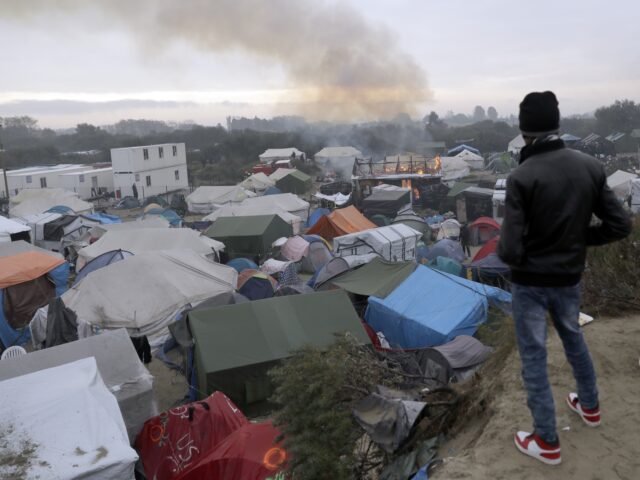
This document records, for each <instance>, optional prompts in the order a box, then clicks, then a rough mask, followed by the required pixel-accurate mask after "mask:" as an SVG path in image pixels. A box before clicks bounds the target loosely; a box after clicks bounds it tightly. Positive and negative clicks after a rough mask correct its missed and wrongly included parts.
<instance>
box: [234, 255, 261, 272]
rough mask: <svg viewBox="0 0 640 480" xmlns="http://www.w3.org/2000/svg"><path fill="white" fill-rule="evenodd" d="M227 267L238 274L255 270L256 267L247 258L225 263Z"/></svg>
mask: <svg viewBox="0 0 640 480" xmlns="http://www.w3.org/2000/svg"><path fill="white" fill-rule="evenodd" d="M227 267H232V268H235V269H236V271H237V272H238V273H240V272H242V271H243V270H247V269H248V268H251V269H253V270H257V269H258V266H257V265H256V264H255V263H254V262H253V261H251V260H250V259H248V258H244V257H238V258H234V259H232V260H229V261H228V262H227Z"/></svg>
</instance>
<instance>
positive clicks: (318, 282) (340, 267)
mask: <svg viewBox="0 0 640 480" xmlns="http://www.w3.org/2000/svg"><path fill="white" fill-rule="evenodd" d="M350 268H351V267H350V266H349V262H347V261H346V260H345V259H344V258H342V257H335V258H332V259H331V260H330V261H329V262H328V263H327V264H326V265H325V266H324V267H322V268H321V269H320V270H319V271H318V274H317V275H316V277H315V280H314V282H313V288H318V287H320V286H322V285H323V284H324V283H326V282H327V281H328V280H331V279H332V278H334V277H336V276H338V275H340V274H341V273H344V272H347V271H348V270H349V269H350Z"/></svg>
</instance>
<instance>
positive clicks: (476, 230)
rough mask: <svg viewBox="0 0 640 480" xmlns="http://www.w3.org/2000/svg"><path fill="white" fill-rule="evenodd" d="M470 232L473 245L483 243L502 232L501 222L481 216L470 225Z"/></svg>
mask: <svg viewBox="0 0 640 480" xmlns="http://www.w3.org/2000/svg"><path fill="white" fill-rule="evenodd" d="M469 234H470V237H471V245H482V244H483V243H487V242H488V241H489V240H491V239H492V238H493V237H495V236H496V235H499V234H500V224H499V223H498V222H496V221H495V220H494V219H493V218H489V217H480V218H478V219H476V220H475V221H474V222H473V223H471V224H470V225H469Z"/></svg>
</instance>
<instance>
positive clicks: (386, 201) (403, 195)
mask: <svg viewBox="0 0 640 480" xmlns="http://www.w3.org/2000/svg"><path fill="white" fill-rule="evenodd" d="M410 203H411V192H410V191H409V190H404V189H403V190H375V191H374V192H373V193H372V194H371V195H369V196H368V197H367V198H365V199H364V200H363V201H362V211H363V212H364V216H365V217H367V218H371V217H372V216H373V215H385V216H387V217H390V218H394V217H395V216H396V214H397V213H398V211H400V209H402V208H403V207H405V206H406V205H409V204H410Z"/></svg>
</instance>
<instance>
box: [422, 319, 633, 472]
mask: <svg viewBox="0 0 640 480" xmlns="http://www.w3.org/2000/svg"><path fill="white" fill-rule="evenodd" d="M584 331H585V335H586V338H587V342H588V344H589V347H590V350H591V355H592V357H593V359H594V363H595V368H596V372H597V375H598V387H599V390H600V405H601V410H602V424H601V426H600V427H599V428H589V427H587V426H586V425H584V424H583V423H582V420H580V418H579V417H578V416H577V415H576V414H575V413H573V412H571V411H570V410H569V409H568V408H567V406H566V404H565V403H564V397H565V396H566V395H567V393H568V392H569V391H575V386H574V380H573V376H572V375H571V368H570V366H569V364H568V363H567V361H566V359H565V357H564V352H563V350H562V345H561V343H560V340H559V338H558V336H557V334H556V333H555V331H553V329H550V333H549V344H548V345H549V378H550V381H551V385H552V388H553V392H554V397H555V402H556V415H557V423H558V429H559V435H560V444H561V447H562V464H561V465H559V466H555V467H552V466H547V465H544V464H542V463H540V462H538V461H536V460H534V459H531V458H529V457H527V456H525V455H523V454H521V453H519V452H518V451H517V450H516V448H515V447H514V445H513V434H514V432H515V431H516V430H525V431H530V430H531V423H532V422H531V417H530V414H529V410H528V409H527V406H526V396H525V392H524V388H523V385H522V380H521V378H520V369H521V363H520V359H519V357H518V354H517V351H514V352H513V353H512V354H511V355H510V356H509V359H508V361H507V362H506V363H505V366H504V368H503V370H502V371H501V372H500V373H499V375H501V379H502V381H503V385H504V388H503V390H502V391H501V392H500V393H498V394H497V396H496V398H495V399H494V401H493V404H492V408H491V409H490V411H491V412H492V413H491V418H490V419H489V420H488V421H487V422H482V421H478V422H476V423H471V424H469V426H468V427H467V428H465V429H464V430H463V431H462V432H460V433H459V434H458V435H457V437H456V439H454V440H452V441H451V443H450V444H448V445H445V446H444V449H443V450H442V451H441V455H442V456H444V457H446V460H445V464H444V466H443V467H442V468H440V469H438V471H437V472H434V475H433V478H435V479H447V480H448V479H470V480H476V479H477V480H481V479H482V480H484V479H492V480H501V479H504V480H507V479H509V480H515V479H518V480H538V479H563V480H572V479H576V480H577V479H580V480H596V479H598V480H600V479H602V480H609V479H614V480H615V479H623V480H636V479H640V366H639V365H638V357H639V356H640V316H635V317H626V318H605V319H597V320H595V321H594V322H592V323H590V324H588V325H587V326H585V327H584ZM465 442H466V444H465Z"/></svg>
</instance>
